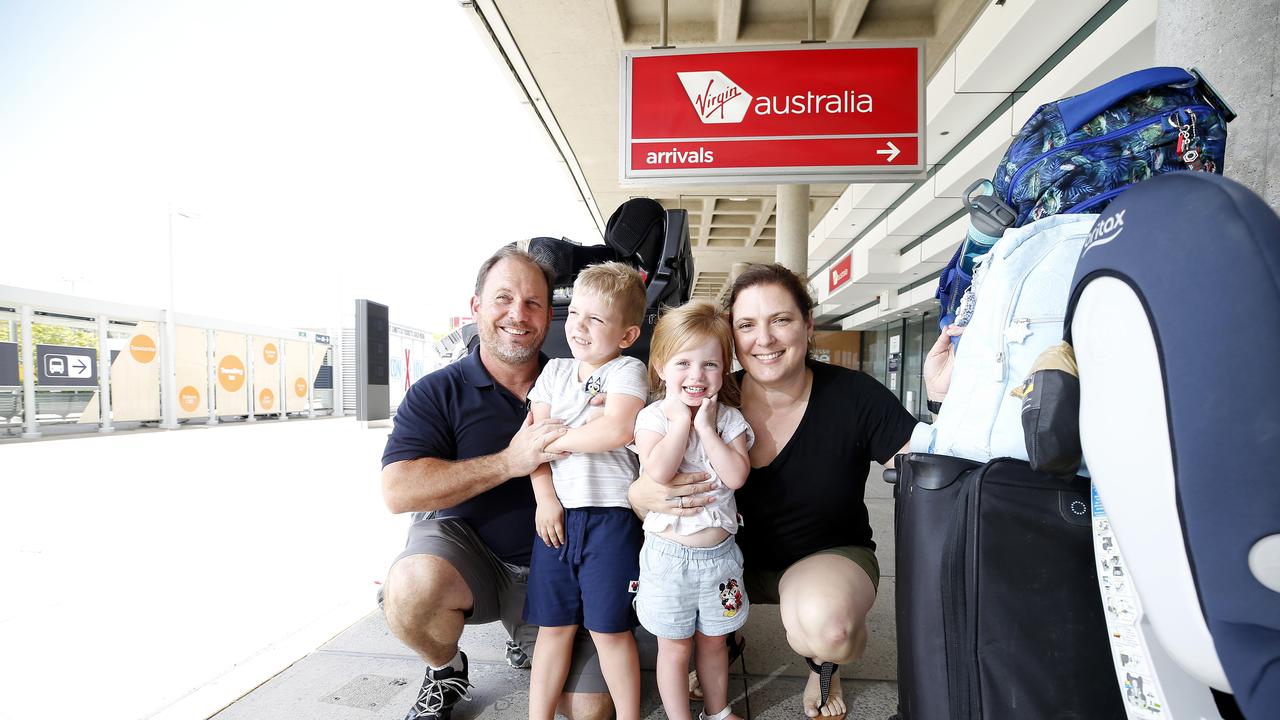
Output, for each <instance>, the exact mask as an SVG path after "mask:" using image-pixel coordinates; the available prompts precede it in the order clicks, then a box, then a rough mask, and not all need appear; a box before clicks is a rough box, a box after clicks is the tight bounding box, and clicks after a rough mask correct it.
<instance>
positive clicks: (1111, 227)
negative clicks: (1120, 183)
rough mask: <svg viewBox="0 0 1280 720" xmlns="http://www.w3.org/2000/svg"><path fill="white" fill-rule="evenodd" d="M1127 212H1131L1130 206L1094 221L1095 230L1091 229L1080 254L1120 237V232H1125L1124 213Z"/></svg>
mask: <svg viewBox="0 0 1280 720" xmlns="http://www.w3.org/2000/svg"><path fill="white" fill-rule="evenodd" d="M1126 212H1129V209H1128V208H1125V209H1124V210H1121V211H1120V212H1118V213H1116V214H1115V215H1111V216H1108V217H1105V218H1102V219H1100V220H1098V221H1097V222H1096V223H1094V224H1093V230H1091V231H1089V239H1088V240H1086V241H1085V244H1084V250H1083V251H1081V252H1080V255H1081V256H1083V255H1084V254H1085V253H1087V252H1089V251H1090V250H1092V249H1093V248H1095V247H1097V246H1099V245H1106V244H1107V243H1109V242H1111V241H1112V240H1115V239H1116V238H1118V237H1120V233H1122V232H1124V214H1125V213H1126Z"/></svg>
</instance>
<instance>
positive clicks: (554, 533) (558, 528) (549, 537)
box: [533, 500, 564, 548]
mask: <svg viewBox="0 0 1280 720" xmlns="http://www.w3.org/2000/svg"><path fill="white" fill-rule="evenodd" d="M533 526H534V527H535V528H537V529H538V537H540V538H542V542H544V543H546V544H547V547H553V548H558V547H560V546H561V545H563V544H564V507H563V506H562V505H561V504H560V502H559V501H558V500H547V501H546V502H540V503H538V509H537V511H536V512H535V513H534V515H533Z"/></svg>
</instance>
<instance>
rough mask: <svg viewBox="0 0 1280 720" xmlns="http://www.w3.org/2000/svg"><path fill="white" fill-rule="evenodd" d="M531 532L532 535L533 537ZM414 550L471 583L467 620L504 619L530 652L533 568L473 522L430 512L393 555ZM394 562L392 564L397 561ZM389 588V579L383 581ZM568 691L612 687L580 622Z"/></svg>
mask: <svg viewBox="0 0 1280 720" xmlns="http://www.w3.org/2000/svg"><path fill="white" fill-rule="evenodd" d="M532 537H533V536H532V534H530V539H531V540H532ZM410 555H432V556H435V557H438V558H441V559H443V560H445V561H447V562H448V563H449V564H450V565H452V566H453V567H454V568H455V569H457V571H458V574H460V575H461V576H462V579H463V580H464V581H465V582H466V583H467V587H468V588H470V589H471V597H472V598H473V600H474V605H473V607H472V609H471V612H470V613H469V614H468V615H467V619H466V623H467V624H468V625H483V624H485V623H491V622H493V621H495V620H497V621H501V622H502V626H503V627H504V628H506V630H507V634H508V635H510V636H511V639H512V640H514V641H515V642H516V643H518V644H519V645H520V648H521V649H522V650H524V651H525V653H526V654H528V655H529V657H533V647H534V644H535V643H536V641H537V639H538V627H537V626H536V625H528V624H526V623H525V622H523V621H522V620H521V617H520V616H521V613H522V612H523V611H524V595H525V589H526V588H527V587H528V583H529V568H527V567H521V566H519V565H511V564H509V563H505V562H503V561H502V560H500V559H499V558H498V556H496V555H494V554H493V552H492V551H491V550H490V549H489V546H487V545H485V544H484V542H483V541H482V540H480V538H479V537H478V536H477V535H476V533H475V531H474V530H472V529H471V526H470V525H469V524H467V522H466V521H465V520H462V519H460V518H450V517H446V518H429V519H424V520H419V521H417V522H415V523H414V524H413V525H411V526H410V527H409V539H408V541H407V542H406V543H405V548H404V551H403V552H401V553H400V554H399V555H398V556H397V557H396V559H395V562H399V561H400V560H401V559H403V558H406V557H408V556H410ZM395 562H393V563H392V565H395ZM384 589H385V585H384ZM382 593H383V590H382V589H380V590H379V591H378V605H379V607H381V605H382ZM564 691H565V692H580V693H604V692H609V688H608V687H607V686H606V685H605V682H604V675H603V674H602V673H601V672H600V659H599V657H598V656H597V655H596V646H595V643H593V642H592V641H591V634H590V633H588V632H587V631H586V630H584V629H583V628H581V627H580V628H578V636H577V638H576V639H575V640H574V644H573V663H572V664H571V665H570V667H569V677H568V678H567V679H566V680H565V685H564Z"/></svg>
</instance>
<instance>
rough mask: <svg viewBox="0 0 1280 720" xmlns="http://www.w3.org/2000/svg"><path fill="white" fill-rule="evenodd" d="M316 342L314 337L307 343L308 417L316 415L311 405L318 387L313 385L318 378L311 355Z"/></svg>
mask: <svg viewBox="0 0 1280 720" xmlns="http://www.w3.org/2000/svg"><path fill="white" fill-rule="evenodd" d="M314 342H315V339H314V338H312V339H311V342H310V343H307V417H309V418H310V417H315V416H316V411H315V408H313V407H312V406H311V399H312V398H313V397H315V395H316V389H315V387H314V386H313V385H312V383H314V382H315V379H316V371H315V370H312V369H311V357H312V355H313V353H312V350H313V349H314V348H312V344H313V343H314Z"/></svg>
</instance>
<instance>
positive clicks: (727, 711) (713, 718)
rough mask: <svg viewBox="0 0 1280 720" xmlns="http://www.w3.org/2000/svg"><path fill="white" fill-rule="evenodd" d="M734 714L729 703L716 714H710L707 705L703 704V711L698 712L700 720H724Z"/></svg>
mask: <svg viewBox="0 0 1280 720" xmlns="http://www.w3.org/2000/svg"><path fill="white" fill-rule="evenodd" d="M732 714H733V708H732V707H731V706H729V705H725V706H724V709H723V710H721V711H720V712H718V713H716V714H715V715H708V714H707V706H706V705H703V706H702V712H700V713H698V720H724V719H725V718H727V717H729V716H730V715H732Z"/></svg>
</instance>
